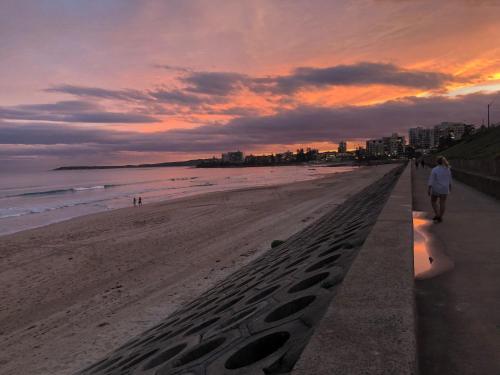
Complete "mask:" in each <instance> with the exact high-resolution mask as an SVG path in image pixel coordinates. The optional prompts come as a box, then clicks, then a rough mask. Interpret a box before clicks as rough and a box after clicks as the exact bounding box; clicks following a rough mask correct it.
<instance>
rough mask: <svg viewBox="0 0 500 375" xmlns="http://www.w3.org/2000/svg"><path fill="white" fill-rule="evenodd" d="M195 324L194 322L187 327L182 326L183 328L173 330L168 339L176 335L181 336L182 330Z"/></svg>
mask: <svg viewBox="0 0 500 375" xmlns="http://www.w3.org/2000/svg"><path fill="white" fill-rule="evenodd" d="M192 326H193V324H188V325H187V326H185V327H182V328H181V329H178V330H177V331H175V332H173V333H172V334H171V335H170V336H167V338H168V339H171V338H173V337H176V336H179V335H180V334H181V333H182V332H184V331H186V330H188V329H189V328H191V327H192Z"/></svg>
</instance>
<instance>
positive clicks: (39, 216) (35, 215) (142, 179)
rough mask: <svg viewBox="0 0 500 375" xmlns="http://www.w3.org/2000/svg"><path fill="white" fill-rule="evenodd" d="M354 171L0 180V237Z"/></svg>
mask: <svg viewBox="0 0 500 375" xmlns="http://www.w3.org/2000/svg"><path fill="white" fill-rule="evenodd" d="M352 169H353V167H335V168H332V167H322V166H315V167H311V166H280V167H255V168H253V167H248V168H194V167H167V168H134V169H106V170H103V169H96V170H70V171H44V172H35V173H33V172H31V173H10V174H5V173H2V174H1V175H0V235H2V234H7V233H14V232H17V231H21V230H25V229H29V228H34V227H39V226H43V225H47V224H50V223H54V222H58V221H63V220H67V219H70V218H73V217H76V216H82V215H86V214H91V213H96V212H102V211H106V210H111V209H116V208H121V207H127V206H131V205H132V199H133V197H137V198H138V197H139V196H140V197H142V201H143V203H144V204H148V203H153V202H159V201H165V200H171V199H175V198H180V197H185V196H190V195H196V194H201V193H206V192H213V191H223V190H231V189H238V188H246V187H256V186H269V185H277V184H283V183H290V182H294V181H304V180H310V179H314V178H319V177H323V176H325V175H327V174H331V173H341V172H347V171H350V170H352Z"/></svg>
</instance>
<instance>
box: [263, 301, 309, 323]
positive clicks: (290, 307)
mask: <svg viewBox="0 0 500 375" xmlns="http://www.w3.org/2000/svg"><path fill="white" fill-rule="evenodd" d="M315 299H316V297H315V296H305V297H300V298H297V299H295V300H293V301H290V302H288V303H285V304H284V305H281V306H280V307H278V308H276V309H275V310H273V311H272V312H271V313H270V314H269V315H268V316H266V319H265V321H266V322H267V323H271V322H275V321H277V320H280V319H284V318H286V317H288V316H290V315H293V314H295V313H296V312H299V311H301V310H303V309H305V308H306V307H307V306H309V305H310V304H311V303H312V302H313V301H314V300H315Z"/></svg>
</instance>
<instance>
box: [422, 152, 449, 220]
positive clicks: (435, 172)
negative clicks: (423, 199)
mask: <svg viewBox="0 0 500 375" xmlns="http://www.w3.org/2000/svg"><path fill="white" fill-rule="evenodd" d="M436 161H437V166H435V167H434V168H432V170H431V174H430V176H429V182H428V183H427V185H428V187H427V194H428V195H429V196H430V197H431V204H432V208H433V209H434V213H435V214H436V215H435V216H434V217H433V218H432V220H434V221H437V222H438V223H440V222H442V221H443V215H444V211H445V209H446V198H447V197H448V194H449V193H450V192H451V171H450V165H449V164H448V160H446V158H445V157H444V156H438V158H437V160H436ZM438 199H439V205H438Z"/></svg>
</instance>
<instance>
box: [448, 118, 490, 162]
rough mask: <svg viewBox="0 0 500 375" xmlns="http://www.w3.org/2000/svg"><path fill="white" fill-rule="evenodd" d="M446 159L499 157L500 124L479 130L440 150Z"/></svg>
mask: <svg viewBox="0 0 500 375" xmlns="http://www.w3.org/2000/svg"><path fill="white" fill-rule="evenodd" d="M440 154H442V155H444V156H446V158H448V159H450V160H451V159H490V160H491V159H500V126H497V127H495V128H490V129H483V130H479V131H478V132H477V133H476V134H473V135H471V136H468V137H466V138H464V139H462V140H461V141H460V142H458V143H457V144H455V145H453V146H452V147H450V148H448V149H446V150H444V151H442V152H440Z"/></svg>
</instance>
